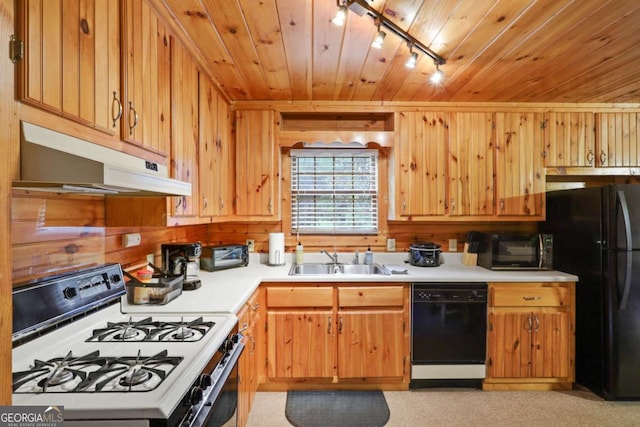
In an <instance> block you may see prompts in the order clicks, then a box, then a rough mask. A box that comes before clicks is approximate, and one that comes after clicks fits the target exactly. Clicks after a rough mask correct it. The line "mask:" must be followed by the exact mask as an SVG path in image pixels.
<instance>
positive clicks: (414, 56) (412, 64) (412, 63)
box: [404, 52, 418, 68]
mask: <svg viewBox="0 0 640 427" xmlns="http://www.w3.org/2000/svg"><path fill="white" fill-rule="evenodd" d="M417 63H418V53H417V52H411V56H410V57H409V59H408V60H407V63H406V64H404V65H405V67H407V68H416V64H417Z"/></svg>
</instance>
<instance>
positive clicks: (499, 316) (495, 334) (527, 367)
mask: <svg viewBox="0 0 640 427" xmlns="http://www.w3.org/2000/svg"><path fill="white" fill-rule="evenodd" d="M531 321H532V320H531V313H530V312H515V313H514V312H501V311H496V312H492V313H489V331H488V344H487V352H488V360H489V363H488V366H487V374H488V377H491V378H527V377H530V376H531V326H532V324H531Z"/></svg>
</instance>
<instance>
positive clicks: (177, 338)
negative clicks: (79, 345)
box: [86, 317, 215, 342]
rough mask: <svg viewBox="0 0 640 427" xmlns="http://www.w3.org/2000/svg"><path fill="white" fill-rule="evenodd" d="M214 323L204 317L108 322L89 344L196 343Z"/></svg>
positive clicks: (97, 330)
mask: <svg viewBox="0 0 640 427" xmlns="http://www.w3.org/2000/svg"><path fill="white" fill-rule="evenodd" d="M214 325H215V323H214V322H205V321H204V320H203V318H202V317H198V318H196V319H194V320H190V321H189V320H187V321H185V320H184V319H182V318H181V319H180V321H175V322H172V321H156V320H153V319H152V318H151V317H147V318H144V319H142V320H139V321H133V320H132V319H129V320H128V321H126V322H107V326H106V327H104V328H99V329H94V330H93V332H92V334H91V337H89V338H88V339H87V340H86V341H87V342H95V341H98V342H112V341H118V342H147V341H153V342H157V341H160V342H164V341H172V342H195V341H199V340H201V339H202V338H203V337H204V336H205V335H206V334H207V332H208V331H209V330H210V329H211V328H213V326H214Z"/></svg>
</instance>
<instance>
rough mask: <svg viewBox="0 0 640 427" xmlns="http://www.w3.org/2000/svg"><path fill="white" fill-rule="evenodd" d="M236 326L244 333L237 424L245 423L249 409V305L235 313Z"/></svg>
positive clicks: (250, 365) (239, 362)
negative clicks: (236, 318)
mask: <svg viewBox="0 0 640 427" xmlns="http://www.w3.org/2000/svg"><path fill="white" fill-rule="evenodd" d="M237 316H238V326H239V328H240V333H242V334H243V335H244V338H243V339H244V341H243V342H244V345H245V351H243V352H242V355H240V360H239V361H238V376H239V378H240V380H239V383H238V406H237V410H238V425H246V422H247V419H248V417H249V410H250V409H251V398H250V395H251V381H250V377H251V372H252V370H253V369H252V363H253V362H254V361H253V360H252V357H251V355H250V354H249V352H248V351H247V348H248V347H250V346H251V343H250V340H251V338H250V337H251V332H252V331H251V329H250V326H249V325H250V321H249V307H247V306H246V305H245V306H244V307H243V308H242V309H241V310H240V311H239V312H238V313H237Z"/></svg>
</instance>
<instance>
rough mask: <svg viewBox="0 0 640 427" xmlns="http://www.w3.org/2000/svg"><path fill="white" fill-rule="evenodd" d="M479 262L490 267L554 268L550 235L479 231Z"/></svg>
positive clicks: (510, 268) (482, 265)
mask: <svg viewBox="0 0 640 427" xmlns="http://www.w3.org/2000/svg"><path fill="white" fill-rule="evenodd" d="M477 239H478V242H479V244H478V265H479V266H481V267H485V268H488V269H490V270H553V235H551V234H540V233H534V234H520V233H478V234H477Z"/></svg>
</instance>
